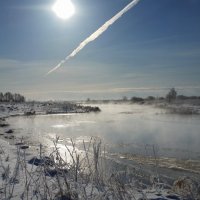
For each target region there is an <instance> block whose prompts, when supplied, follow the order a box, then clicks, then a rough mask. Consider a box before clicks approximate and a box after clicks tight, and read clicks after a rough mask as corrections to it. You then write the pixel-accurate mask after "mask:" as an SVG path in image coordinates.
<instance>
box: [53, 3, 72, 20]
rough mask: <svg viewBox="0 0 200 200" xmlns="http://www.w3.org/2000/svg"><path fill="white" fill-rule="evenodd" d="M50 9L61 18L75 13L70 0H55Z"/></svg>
mask: <svg viewBox="0 0 200 200" xmlns="http://www.w3.org/2000/svg"><path fill="white" fill-rule="evenodd" d="M52 10H53V11H54V12H55V13H56V15H57V16H58V17H59V18H61V19H64V20H65V19H69V18H70V17H71V16H72V15H73V14H74V13H75V7H74V5H73V4H72V2H71V0H57V1H56V3H55V4H54V5H53V6H52Z"/></svg>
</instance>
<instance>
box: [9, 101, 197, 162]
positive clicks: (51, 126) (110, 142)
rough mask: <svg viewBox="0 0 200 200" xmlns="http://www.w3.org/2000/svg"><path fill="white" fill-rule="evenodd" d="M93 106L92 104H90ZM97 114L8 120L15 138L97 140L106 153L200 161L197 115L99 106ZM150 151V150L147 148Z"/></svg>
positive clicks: (46, 141)
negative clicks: (152, 149)
mask: <svg viewBox="0 0 200 200" xmlns="http://www.w3.org/2000/svg"><path fill="white" fill-rule="evenodd" d="M92 106H94V105H92ZM95 106H98V107H99V108H100V109H101V112H99V113H81V114H80V113H73V114H57V115H36V116H18V117H10V118H9V119H8V123H10V124H11V126H12V127H13V129H15V133H16V136H17V137H23V138H25V139H27V140H29V141H32V143H33V144H38V143H42V144H43V145H46V146H48V145H49V144H50V143H51V141H52V140H53V139H55V137H56V136H59V138H60V140H59V141H60V143H64V144H65V143H67V142H68V141H69V138H73V139H74V140H75V139H76V141H77V142H81V141H82V140H83V139H84V140H85V141H86V140H89V138H90V137H91V136H94V137H99V138H101V139H102V141H103V143H104V144H106V145H107V146H108V147H109V149H110V151H114V152H127V153H133V154H143V153H147V151H150V150H148V148H149V147H151V146H152V145H154V146H155V147H156V149H157V152H158V154H159V155H161V156H170V157H171V156H172V157H182V158H185V159H190V158H194V159H200V145H199V141H200V123H199V122H200V116H198V115H177V114H167V113H166V111H165V110H162V109H159V108H155V107H153V106H147V105H135V104H99V105H95ZM149 149H150V148H149Z"/></svg>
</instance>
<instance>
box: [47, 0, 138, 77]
mask: <svg viewBox="0 0 200 200" xmlns="http://www.w3.org/2000/svg"><path fill="white" fill-rule="evenodd" d="M139 1H140V0H133V1H132V2H131V3H129V4H128V5H127V6H126V7H125V8H123V9H122V10H121V11H120V12H118V13H117V14H116V15H115V16H113V17H112V18H111V19H109V20H108V21H107V22H105V23H104V24H103V25H102V26H101V27H100V28H99V29H97V30H96V31H95V32H94V33H92V34H91V35H90V36H89V37H88V38H86V39H85V40H84V41H83V42H81V43H80V44H79V46H78V47H77V48H76V49H74V51H72V53H71V54H70V55H68V56H67V57H66V58H64V59H63V60H61V61H60V63H58V65H56V66H55V67H54V68H53V69H51V70H50V71H49V72H48V73H47V74H46V75H48V74H50V73H52V72H53V71H55V70H57V69H58V68H59V67H61V65H62V64H64V63H65V62H66V61H67V60H69V59H70V58H72V57H74V56H75V55H76V54H77V53H78V52H79V51H80V50H81V49H83V48H84V47H85V46H86V45H87V44H88V43H90V42H92V41H94V40H95V39H97V38H98V37H99V36H100V35H101V34H102V33H104V32H105V31H106V30H107V29H108V28H109V27H110V26H111V25H112V24H113V23H114V22H116V21H117V20H118V19H119V18H120V17H121V16H122V15H123V14H125V13H126V12H127V11H128V10H130V9H131V8H132V7H133V6H135V5H136V4H137V3H138V2H139Z"/></svg>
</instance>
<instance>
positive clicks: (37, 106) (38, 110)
mask: <svg viewBox="0 0 200 200" xmlns="http://www.w3.org/2000/svg"><path fill="white" fill-rule="evenodd" d="M99 111H100V109H99V108H98V107H91V106H81V105H77V104H74V103H69V102H25V103H0V117H1V118H5V117H10V116H16V115H24V114H25V115H31V114H56V113H86V112H99Z"/></svg>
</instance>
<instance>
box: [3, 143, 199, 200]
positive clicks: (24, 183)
mask: <svg viewBox="0 0 200 200" xmlns="http://www.w3.org/2000/svg"><path fill="white" fill-rule="evenodd" d="M22 143H23V142H22ZM54 144H55V146H54V148H53V149H52V152H50V153H47V152H45V153H43V151H42V146H40V147H39V148H38V151H35V154H33V151H32V150H31V149H29V148H27V149H22V148H21V144H19V145H16V147H15V146H10V145H8V144H7V143H6V142H5V141H2V140H0V148H1V154H0V173H1V177H2V178H1V179H0V185H1V187H0V199H2V200H3V199H4V200H7V199H13V200H14V199H16V200H18V199H41V200H42V199H55V200H61V199H64V200H69V199H70V200H75V199H76V200H78V199H87V200H93V199H109V200H114V199H116V200H127V199H128V200H129V199H130V200H131V199H135V200H142V199H151V200H170V199H177V200H181V199H185V200H186V199H188V200H189V199H198V198H199V197H198V196H197V193H198V185H197V183H196V182H194V181H192V180H191V179H189V178H186V177H184V178H181V179H178V180H177V181H176V182H175V183H174V185H173V186H169V185H165V184H163V183H161V182H160V181H159V179H158V177H154V176H152V177H151V180H150V181H151V184H150V185H147V184H144V183H142V182H140V181H139V179H136V178H137V177H139V176H141V177H140V178H142V176H143V175H144V174H143V175H142V171H141V172H140V173H139V174H138V171H135V170H133V169H134V168H132V169H131V168H127V169H125V170H123V171H121V170H119V169H115V170H113V169H111V168H110V163H109V162H108V160H107V159H106V157H105V156H104V154H103V153H102V152H101V151H100V149H101V144H100V143H99V142H97V141H92V142H91V143H89V144H85V150H84V151H82V152H81V154H79V153H78V152H77V149H76V146H75V144H74V143H73V141H72V149H71V150H69V149H68V147H67V146H66V147H65V148H64V150H65V151H66V152H65V153H66V154H68V155H69V157H70V158H69V157H63V156H61V155H60V151H59V148H58V146H57V144H56V142H55V143H54ZM69 159H71V162H68V161H69ZM67 160H68V161H67ZM181 195H183V196H184V198H183V197H181Z"/></svg>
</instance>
